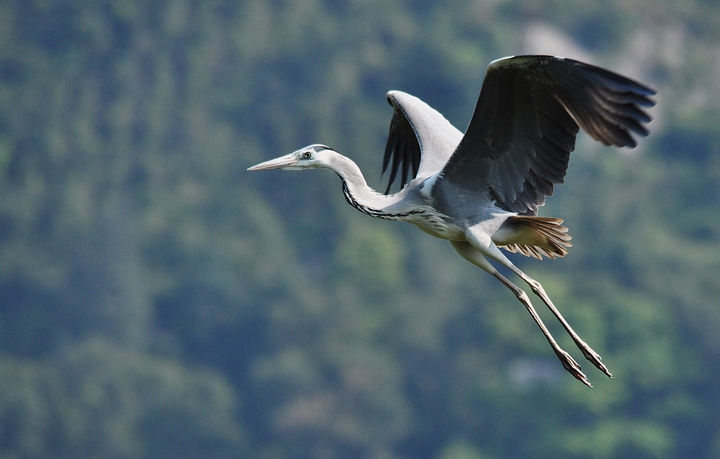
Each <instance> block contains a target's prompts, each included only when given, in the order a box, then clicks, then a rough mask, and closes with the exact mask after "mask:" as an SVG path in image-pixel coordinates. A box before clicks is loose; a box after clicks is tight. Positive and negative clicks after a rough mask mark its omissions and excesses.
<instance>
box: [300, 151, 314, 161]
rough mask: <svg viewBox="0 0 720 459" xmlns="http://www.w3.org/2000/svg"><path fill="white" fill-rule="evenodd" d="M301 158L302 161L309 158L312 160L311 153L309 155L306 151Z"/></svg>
mask: <svg viewBox="0 0 720 459" xmlns="http://www.w3.org/2000/svg"><path fill="white" fill-rule="evenodd" d="M301 158H302V159H310V158H312V153H310V152H309V151H306V152H304V153H303V154H302V156H301Z"/></svg>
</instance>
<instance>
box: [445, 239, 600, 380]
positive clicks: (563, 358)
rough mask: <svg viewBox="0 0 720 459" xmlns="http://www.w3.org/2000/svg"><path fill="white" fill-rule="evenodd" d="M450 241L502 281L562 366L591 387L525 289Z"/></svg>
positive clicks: (473, 252)
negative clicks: (525, 311)
mask: <svg viewBox="0 0 720 459" xmlns="http://www.w3.org/2000/svg"><path fill="white" fill-rule="evenodd" d="M450 243H451V244H452V246H453V248H455V250H456V251H457V252H458V253H459V254H460V255H461V256H462V257H463V258H465V259H466V260H468V261H469V262H470V263H472V264H474V265H476V266H479V267H480V268H482V269H484V270H485V271H487V272H489V273H490V274H492V275H493V276H494V277H495V278H496V279H498V280H499V281H500V282H502V283H503V284H504V285H505V286H506V287H507V288H509V289H510V290H511V291H512V292H513V293H514V294H515V296H516V297H517V299H518V300H520V302H521V303H522V304H523V305H524V306H525V309H527V310H528V312H529V313H530V316H532V318H533V320H534V321H535V323H536V324H537V326H538V327H539V328H540V331H541V332H542V334H543V335H544V336H545V339H546V340H547V341H548V343H550V347H552V350H553V351H554V352H555V355H557V357H558V359H560V363H562V366H563V368H565V369H566V370H567V371H568V372H569V373H570V374H572V375H573V376H574V377H575V378H576V379H578V380H579V381H581V382H582V383H583V384H585V385H586V386H588V387H592V384H590V381H589V380H588V378H587V376H585V374H584V373H583V372H582V371H581V370H580V365H579V364H578V363H577V362H576V361H575V359H573V358H572V356H571V355H570V354H568V353H567V352H566V351H565V350H563V349H562V348H561V347H560V345H559V344H558V343H557V341H555V338H554V337H553V336H552V334H551V333H550V330H548V328H547V327H546V326H545V324H544V323H543V321H542V319H541V318H540V316H539V315H538V313H537V311H536V310H535V308H534V307H533V305H532V303H531V302H530V298H529V297H528V295H527V293H525V291H524V290H523V289H521V288H520V287H518V286H517V285H515V284H513V283H512V282H511V281H510V280H509V279H508V278H507V277H505V276H503V275H502V274H500V273H499V272H498V271H497V269H495V268H494V267H493V266H492V265H491V264H490V263H489V262H488V261H487V259H486V258H485V257H484V256H483V254H482V252H480V251H479V250H477V249H476V248H474V247H473V246H472V245H470V244H469V243H468V242H464V241H462V242H461V241H451V242H450Z"/></svg>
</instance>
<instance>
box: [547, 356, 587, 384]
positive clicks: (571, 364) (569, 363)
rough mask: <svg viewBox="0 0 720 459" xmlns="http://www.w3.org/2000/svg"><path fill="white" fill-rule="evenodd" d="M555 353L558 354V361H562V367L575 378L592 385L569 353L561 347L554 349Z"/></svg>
mask: <svg viewBox="0 0 720 459" xmlns="http://www.w3.org/2000/svg"><path fill="white" fill-rule="evenodd" d="M555 354H556V355H557V356H558V359H560V363H562V366H563V368H565V369H566V370H567V371H568V372H569V373H570V374H571V375H573V376H574V377H575V379H577V380H578V381H580V382H581V383H583V384H585V385H586V386H588V387H592V384H590V380H589V379H588V378H587V376H585V373H583V372H582V371H581V370H580V365H579V364H578V363H577V362H576V361H575V359H573V358H572V356H571V355H570V354H568V353H567V352H565V351H563V350H562V349H556V350H555Z"/></svg>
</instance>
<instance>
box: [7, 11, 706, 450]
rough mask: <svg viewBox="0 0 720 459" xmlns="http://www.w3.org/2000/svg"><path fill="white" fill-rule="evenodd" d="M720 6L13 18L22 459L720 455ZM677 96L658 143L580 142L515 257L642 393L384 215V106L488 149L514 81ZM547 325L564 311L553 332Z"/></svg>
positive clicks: (12, 247) (664, 105) (10, 435)
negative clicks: (530, 240)
mask: <svg viewBox="0 0 720 459" xmlns="http://www.w3.org/2000/svg"><path fill="white" fill-rule="evenodd" d="M719 25H720V2H716V1H711V0H683V1H674V2H673V1H664V2H649V1H647V0H610V1H606V2H597V1H594V0H557V1H543V0H520V1H504V0H476V1H472V0H470V1H468V0H463V1H458V0H449V1H445V2H434V1H429V0H424V1H409V0H397V1H387V0H362V1H359V0H358V1H347V2H340V1H335V0H301V1H295V0H293V1H290V0H241V1H215V0H208V1H197V0H173V1H169V0H157V1H148V2H144V1H138V0H135V1H133V0H125V1H123V0H118V1H107V0H101V1H95V2H82V1H70V0H67V1H61V0H55V1H53V0H29V1H28V0H22V1H21V0H4V1H2V2H0V109H1V110H0V458H3V459H10V458H12V459H21V458H47V459H53V458H200V457H202V458H234V457H248V458H250V457H252V458H258V459H280V458H283V459H285V458H319V459H332V458H368V459H370V458H372V459H411V458H418V459H501V458H521V457H522V458H527V457H531V458H547V459H557V458H586V459H587V458H589V459H592V458H633V459H643V458H689V457H692V458H713V457H720V384H718V381H717V379H718V376H719V375H720V333H719V332H718V330H720V304H718V298H719V297H720V281H719V280H718V273H720V256H719V255H720V227H719V226H718V222H719V221H720V206H719V205H718V197H720V155H719V153H720V152H719V151H718V149H720V147H719V145H720V130H719V129H718V128H717V123H718V121H717V120H718V114H719V112H720V88H719V87H718V81H720V26H719ZM520 53H546V54H559V55H565V56H567V57H573V58H578V59H581V60H586V61H589V62H592V63H594V64H598V65H602V66H605V67H608V68H611V69H613V70H616V71H619V72H621V73H623V74H626V75H628V76H631V77H634V78H637V79H638V80H640V81H643V82H646V83H648V84H650V85H652V86H654V87H655V88H657V89H658V90H659V95H658V97H657V100H658V106H657V107H656V108H655V109H653V110H652V114H653V116H654V117H655V120H654V121H653V123H652V124H651V125H650V128H651V131H652V133H651V135H650V137H648V138H647V139H643V140H642V141H641V145H640V147H639V148H638V149H636V150H622V151H618V150H613V149H609V148H604V147H602V146H599V145H597V144H595V143H594V142H591V141H590V140H589V139H588V137H585V136H582V135H581V137H580V138H579V141H578V148H577V151H576V153H575V154H574V159H573V160H572V161H571V166H570V171H569V173H568V177H567V183H566V184H565V185H564V186H563V187H560V188H559V190H558V192H557V195H556V196H555V197H554V198H553V199H551V200H550V201H549V203H548V205H547V206H546V207H545V208H543V209H542V210H541V214H543V215H550V216H558V217H563V218H565V220H566V224H567V225H568V226H569V227H570V229H571V233H572V234H573V236H574V239H573V242H574V243H575V247H573V248H572V249H571V251H570V254H569V255H568V256H567V257H566V258H564V259H560V260H554V261H552V260H548V261H544V262H543V263H538V262H536V261H534V260H529V259H523V258H522V257H519V258H518V257H514V258H513V259H514V260H516V261H517V263H519V264H520V266H521V267H522V268H523V269H524V270H526V271H527V272H528V273H529V274H531V275H533V276H534V277H536V278H537V279H539V280H540V281H541V282H543V284H544V285H545V287H546V288H547V290H548V292H549V293H550V295H551V296H552V297H553V298H554V299H555V302H556V304H558V306H559V307H560V308H561V309H562V310H563V311H564V313H565V315H566V317H568V319H569V320H570V322H571V323H573V324H574V325H575V327H576V329H577V330H578V331H579V332H580V333H581V334H582V335H583V336H584V337H585V338H586V339H587V340H588V342H590V343H592V345H593V347H595V349H597V350H598V351H599V352H600V353H601V354H602V355H603V357H604V360H605V362H606V363H607V364H608V366H609V367H610V369H611V370H612V371H613V373H614V374H615V380H614V381H610V380H608V379H607V378H605V377H604V376H602V375H601V374H600V373H599V372H598V371H595V370H594V369H593V368H591V367H592V366H591V365H589V364H587V362H585V361H584V360H581V356H580V355H579V353H578V352H577V351H576V349H575V348H574V347H573V346H572V344H571V343H570V342H569V341H568V340H567V339H565V338H564V335H562V334H561V333H560V331H559V330H557V328H555V329H554V330H555V331H556V332H557V335H556V336H558V337H559V338H560V337H561V336H562V338H563V339H561V344H562V345H564V346H565V347H566V349H568V350H571V351H572V352H573V354H574V355H575V356H576V357H577V358H578V361H579V362H581V364H582V363H585V365H584V366H585V368H586V369H587V370H588V374H589V376H590V377H591V380H592V382H593V383H594V384H595V386H596V387H595V388H594V389H587V388H586V387H584V386H583V385H582V384H580V383H579V382H577V381H575V380H574V379H573V378H572V377H570V376H569V375H568V374H566V373H565V372H564V371H563V369H562V367H561V366H560V364H559V363H558V362H557V360H556V359H555V356H554V355H553V354H552V352H551V351H550V349H549V348H548V346H547V344H546V342H545V340H544V339H543V337H542V335H541V334H540V333H539V332H538V331H537V329H536V327H535V324H534V323H533V322H532V320H531V319H530V317H529V316H528V315H527V313H526V311H525V310H524V309H523V307H522V306H521V305H520V304H519V303H518V302H517V300H516V299H515V298H514V297H513V295H512V294H511V293H510V292H508V291H507V290H506V289H505V288H503V287H502V286H501V285H500V284H499V283H497V281H496V280H495V279H493V278H492V277H491V276H488V275H487V274H485V273H484V272H482V271H481V270H479V269H477V268H475V267H474V266H472V265H470V264H469V263H467V262H465V261H464V260H462V259H461V258H460V257H459V256H457V254H456V253H455V252H454V251H453V250H452V249H451V248H450V247H449V246H448V244H447V243H446V242H444V241H441V240H438V239H434V238H431V237H429V236H427V235H425V234H423V233H421V232H420V231H417V229H415V228H413V227H411V226H410V225H401V224H397V223H387V222H382V221H374V220H372V219H370V218H368V217H367V216H364V215H361V214H360V213H358V212H356V211H355V210H353V209H351V208H350V207H349V206H347V204H346V203H345V202H344V200H343V197H342V194H341V192H340V187H339V183H338V180H337V178H336V177H335V176H333V175H332V174H330V173H328V172H314V173H311V172H308V173H285V172H274V173H270V172H267V173H252V174H251V173H247V172H246V171H245V169H246V168H247V167H248V166H250V165H252V164H254V163H256V162H259V161H261V160H265V159H269V158H272V157H275V156H279V155H280V154H284V153H288V152H290V151H292V150H294V149H296V148H299V147H300V146H303V145H305V144H308V143H314V142H322V143H327V144H329V145H331V146H333V147H335V148H337V149H338V150H340V151H342V152H344V153H346V154H347V155H348V156H350V157H352V158H353V159H354V160H355V161H356V162H358V164H359V165H360V166H361V168H362V169H363V170H364V171H365V173H366V175H367V176H368V180H369V182H370V183H371V184H372V185H374V186H376V187H379V186H381V178H380V174H379V170H380V161H381V154H382V150H383V148H384V142H385V137H386V134H387V128H388V124H389V120H390V117H391V110H390V108H389V107H388V105H387V104H386V102H385V100H384V94H385V91H386V90H388V89H402V90H405V91H408V92H410V93H412V94H415V95H417V96H419V97H421V98H423V99H424V100H426V101H427V102H428V103H430V104H431V105H432V106H434V107H435V108H437V109H438V110H439V111H441V112H442V113H444V114H445V115H446V116H447V117H448V118H449V119H450V120H451V121H452V122H453V123H454V124H455V125H456V126H458V127H459V128H460V129H464V127H465V126H466V123H467V121H468V120H469V118H470V115H471V112H472V109H473V108H474V105H475V101H476V97H477V94H478V91H479V88H480V84H481V82H482V79H483V75H484V72H485V68H486V66H487V64H488V63H489V62H490V61H491V60H492V59H495V58H498V57H502V56H505V55H511V54H520ZM544 312H545V311H541V313H544Z"/></svg>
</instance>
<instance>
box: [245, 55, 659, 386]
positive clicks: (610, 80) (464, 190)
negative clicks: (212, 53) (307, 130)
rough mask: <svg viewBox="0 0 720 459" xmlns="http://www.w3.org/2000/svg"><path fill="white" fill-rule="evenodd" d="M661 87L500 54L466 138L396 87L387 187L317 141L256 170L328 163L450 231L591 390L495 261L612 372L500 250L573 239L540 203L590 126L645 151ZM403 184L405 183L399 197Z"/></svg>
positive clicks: (610, 141)
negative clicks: (641, 139)
mask: <svg viewBox="0 0 720 459" xmlns="http://www.w3.org/2000/svg"><path fill="white" fill-rule="evenodd" d="M654 94H655V91H654V90H653V89H651V88H649V87H647V86H645V85H643V84H640V83H638V82H636V81H633V80H630V79H628V78H625V77H623V76H620V75H618V74H616V73H613V72H610V71H608V70H605V69H602V68H600V67H596V66H592V65H588V64H584V63H581V62H578V61H574V60H571V59H564V58H558V57H553V56H518V57H512V58H505V59H499V60H496V61H494V62H492V63H491V64H490V66H489V67H488V70H487V73H486V76H485V80H484V82H483V86H482V89H481V91H480V96H479V97H478V101H477V105H476V107H475V111H474V113H473V116H472V118H471V121H470V123H469V125H468V128H467V129H466V131H465V133H464V134H463V133H462V132H460V131H459V130H458V129H456V128H455V127H454V126H452V124H450V122H448V121H447V120H446V119H445V118H444V117H443V116H442V115H441V114H440V113H438V112H437V111H436V110H434V109H433V108H431V107H430V106H429V105H427V104H426V103H425V102H423V101H421V100H420V99H418V98H416V97H414V96H411V95H409V94H406V93H404V92H401V91H390V92H388V94H387V99H388V102H389V103H390V105H391V106H392V107H393V117H392V120H391V122H390V130H389V134H388V140H387V144H386V148H385V154H384V158H383V172H389V178H388V185H387V188H386V190H385V193H379V192H377V191H375V190H373V189H372V188H370V187H369V186H368V185H367V183H366V181H365V179H364V177H363V175H362V172H361V171H360V169H359V168H358V167H357V165H356V164H355V163H354V162H353V161H351V160H350V159H348V158H346V157H345V156H343V155H341V154H339V153H338V152H336V151H335V150H333V149H332V148H330V147H327V146H325V145H320V144H317V145H310V146H308V147H305V148H302V149H300V150H297V151H295V152H293V153H291V154H289V155H286V156H282V157H280V158H276V159H274V160H270V161H266V162H263V163H260V164H258V165H256V166H253V167H251V168H249V170H267V169H278V168H280V169H304V168H327V169H330V170H332V171H334V172H335V173H337V174H338V175H339V176H340V178H341V180H342V189H343V194H344V196H345V199H346V200H347V201H348V203H349V204H350V205H352V206H353V207H355V208H356V209H358V210H359V211H361V212H363V213H366V214H368V215H370V216H373V217H378V218H382V219H387V220H399V221H406V222H409V223H413V224H415V225H416V226H418V227H419V228H420V229H422V230H423V231H425V232H427V233H429V234H432V235H434V236H437V237H440V238H443V239H447V240H449V241H450V242H451V244H452V246H453V247H454V248H455V250H456V251H457V252H458V253H459V254H460V255H462V256H463V257H464V258H465V259H467V260H468V261H470V262H471V263H473V264H475V265H477V266H479V267H481V268H483V269H484V270H485V271H487V272H489V273H490V274H492V275H493V276H494V277H496V278H497V279H498V280H499V281H500V282H502V283H503V284H504V285H505V286H506V287H508V288H509V289H510V290H511V291H512V292H513V293H514V294H515V295H516V296H517V298H518V299H519V300H520V302H521V303H523V305H524V306H525V307H526V309H527V310H528V312H530V314H531V315H532V317H533V319H534V320H535V322H536V323H537V325H538V326H539V327H540V329H541V331H542V332H543V334H544V335H545V338H546V339H547V340H548V342H549V343H550V345H551V347H552V348H553V350H554V352H555V353H556V355H557V356H558V358H559V359H560V361H561V362H562V364H563V366H564V368H565V369H566V370H568V371H569V372H570V373H571V374H573V376H575V377H576V378H577V379H579V380H580V381H582V382H583V383H585V384H586V385H588V386H590V382H589V381H588V379H587V377H586V376H585V374H584V373H583V372H582V371H581V370H580V366H579V365H578V364H577V362H575V360H574V359H573V358H572V357H571V356H570V355H569V354H568V353H567V352H566V351H564V350H563V349H561V348H560V346H559V345H558V344H557V342H556V341H555V340H554V338H553V337H552V335H551V334H550V332H549V331H548V330H547V327H546V326H545V325H544V323H543V322H542V320H541V319H540V317H539V316H538V315H537V313H536V312H535V310H534V308H533V306H532V304H531V302H530V299H529V297H528V296H527V294H526V293H525V292H524V291H523V290H522V289H521V288H519V287H518V286H516V285H515V284H513V283H512V282H511V281H510V280H509V279H507V278H506V277H505V276H503V275H502V274H501V273H500V272H498V271H497V269H496V268H495V267H493V265H492V264H491V263H490V262H489V261H488V260H493V261H495V262H498V263H500V264H501V265H503V266H505V267H506V268H508V269H510V270H511V271H512V272H513V273H515V274H516V275H518V276H519V277H520V278H521V279H522V280H523V281H524V282H526V283H527V284H528V285H529V286H530V287H531V289H532V291H533V293H535V294H536V295H537V296H539V297H540V299H541V300H542V301H543V302H544V303H545V305H546V306H547V307H548V308H549V309H550V310H551V311H552V312H553V314H554V315H555V317H556V318H557V319H558V320H559V321H560V323H561V324H562V325H563V327H564V328H565V330H566V331H567V332H568V334H569V335H570V336H571V338H572V339H573V341H574V342H575V343H576V344H577V346H578V347H579V348H580V350H581V351H582V353H583V355H584V356H585V357H586V358H587V359H588V360H590V361H591V362H592V363H593V364H594V365H595V366H596V367H597V368H599V369H600V370H601V371H603V372H604V373H605V374H606V375H608V376H609V377H612V375H611V373H610V372H609V371H608V369H607V368H606V367H605V365H604V364H603V363H602V362H601V358H600V355H599V354H598V353H596V352H595V351H593V350H592V349H591V348H590V346H588V345H587V343H585V342H584V341H583V340H582V339H581V338H580V337H579V335H578V334H577V333H576V332H575V331H574V330H573V329H572V327H571V326H570V325H569V324H568V323H567V321H566V320H565V319H564V318H563V316H562V315H561V314H560V312H559V311H558V310H557V308H556V307H555V305H554V304H553V303H552V301H551V300H550V298H549V296H548V295H547V294H546V292H545V290H544V289H543V288H542V285H540V283H539V282H537V281H536V280H534V279H532V278H530V277H529V276H527V275H526V274H525V273H524V272H522V271H521V270H520V269H519V268H517V267H516V266H515V265H514V264H513V263H512V262H511V261H510V260H509V259H508V258H507V257H506V256H505V255H503V253H502V252H501V251H500V250H499V248H505V249H507V250H509V251H513V252H519V253H522V254H523V255H527V256H533V257H536V258H542V257H543V256H547V257H562V256H564V255H565V254H566V253H567V249H568V248H569V247H570V246H571V244H570V242H569V241H570V236H569V235H568V234H567V228H565V227H564V226H562V220H560V219H558V218H551V217H539V216H537V211H538V208H539V207H540V206H542V205H543V204H544V203H545V200H546V198H547V197H548V196H550V195H552V194H553V192H554V189H555V186H556V185H558V184H561V183H562V182H563V180H564V177H565V173H566V171H567V166H568V161H569V157H570V153H571V152H572V151H573V149H574V148H575V137H576V135H577V133H578V131H579V129H580V128H582V129H583V130H584V131H585V132H587V133H588V134H589V135H590V136H591V137H592V138H594V139H595V140H597V141H599V142H602V143H604V144H606V145H613V146H618V147H635V146H636V144H637V143H636V140H635V136H646V135H647V134H648V131H647V129H646V127H645V125H646V124H647V123H648V122H649V121H650V116H649V115H648V114H647V113H646V112H645V109H646V108H649V107H651V106H653V105H654V101H653V100H652V99H651V97H652V95H654ZM396 181H398V182H399V184H400V189H399V191H397V192H396V193H394V194H389V192H390V190H391V189H392V186H393V184H394V183H395V182H396Z"/></svg>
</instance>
